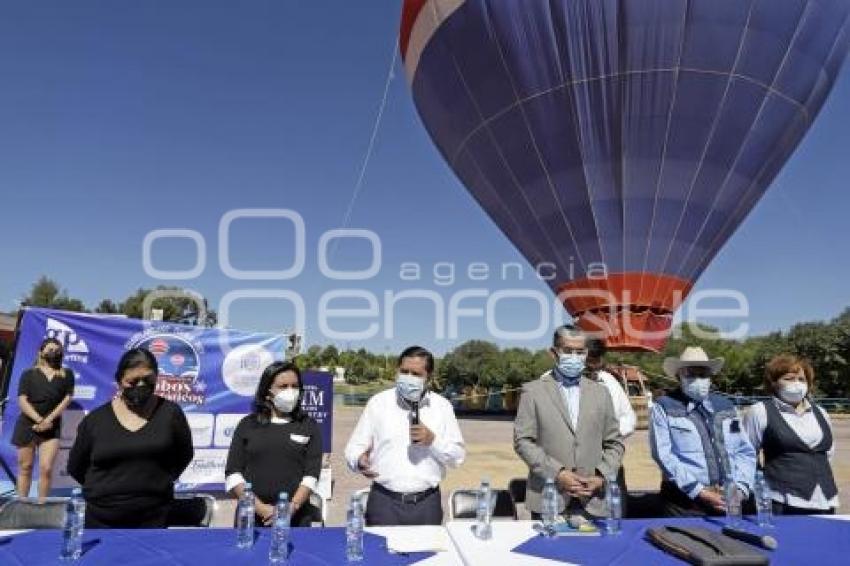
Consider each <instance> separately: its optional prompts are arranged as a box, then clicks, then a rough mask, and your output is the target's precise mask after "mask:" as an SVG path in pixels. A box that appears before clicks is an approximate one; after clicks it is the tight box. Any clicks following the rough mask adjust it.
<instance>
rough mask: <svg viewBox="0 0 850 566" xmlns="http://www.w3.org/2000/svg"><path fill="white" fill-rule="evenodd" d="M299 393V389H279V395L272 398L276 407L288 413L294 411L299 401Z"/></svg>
mask: <svg viewBox="0 0 850 566" xmlns="http://www.w3.org/2000/svg"><path fill="white" fill-rule="evenodd" d="M298 393H299V391H298V389H284V390H283V391H278V393H277V395H275V396H274V399H272V403H273V404H274V407H275V409H277V410H278V411H280V412H281V413H286V414H288V413H291V412H292V411H294V410H295V405H296V404H297V403H298Z"/></svg>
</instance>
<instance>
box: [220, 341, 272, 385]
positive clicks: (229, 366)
mask: <svg viewBox="0 0 850 566" xmlns="http://www.w3.org/2000/svg"><path fill="white" fill-rule="evenodd" d="M273 361H274V355H273V354H272V353H271V352H270V351H268V350H267V349H266V348H264V347H262V346H260V345H259V344H243V345H241V346H237V347H236V348H234V349H233V350H231V351H230V352H229V353H228V354H227V356H226V357H225V358H224V363H223V364H222V366H221V373H222V378H223V379H224V384H225V385H226V386H227V388H228V389H230V390H231V391H233V392H234V393H236V394H237V395H242V396H243V397H252V396H253V395H254V393H255V392H256V390H257V384H258V383H260V376H261V375H262V374H263V370H264V369H266V367H268V366H269V364H271V363H272V362H273Z"/></svg>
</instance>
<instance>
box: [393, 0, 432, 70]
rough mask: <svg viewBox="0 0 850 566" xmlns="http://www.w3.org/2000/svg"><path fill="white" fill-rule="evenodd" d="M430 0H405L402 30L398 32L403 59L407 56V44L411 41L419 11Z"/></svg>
mask: <svg viewBox="0 0 850 566" xmlns="http://www.w3.org/2000/svg"><path fill="white" fill-rule="evenodd" d="M427 2H428V0H404V8H402V11H401V30H400V31H399V34H398V46H399V49H400V50H401V60H402V61H404V59H405V58H406V57H407V45H408V44H409V43H410V34H411V33H412V32H413V26H414V24H415V23H416V18H418V17H419V12H421V11H422V8H424V7H425V4H426V3H427Z"/></svg>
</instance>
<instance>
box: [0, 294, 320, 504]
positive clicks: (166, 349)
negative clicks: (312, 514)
mask: <svg viewBox="0 0 850 566" xmlns="http://www.w3.org/2000/svg"><path fill="white" fill-rule="evenodd" d="M47 337H51V338H56V339H58V340H59V341H60V342H61V343H62V344H63V346H64V348H65V359H64V362H63V365H65V366H66V367H68V368H70V369H71V370H73V372H74V374H75V377H76V382H75V386H74V398H73V401H72V403H71V405H70V406H69V407H68V409H67V410H66V411H65V412H64V413H63V415H62V431H61V438H60V451H59V456H58V457H57V460H56V465H55V466H54V472H53V486H54V487H57V488H67V487H72V486H75V485H76V482H75V481H74V480H73V479H72V478H71V477H70V476H68V475H67V472H66V470H65V464H66V462H67V457H68V451H69V449H70V447H71V446H72V445H73V443H74V438H75V436H76V432H77V425H78V424H79V422H80V420H81V419H82V418H83V416H84V415H85V414H86V413H87V412H88V411H91V410H92V409H94V408H96V407H98V406H100V405H102V404H104V403H107V402H109V401H110V400H111V399H112V398H113V396H114V395H115V394H116V392H117V385H116V381H115V369H116V367H117V365H118V360H119V358H120V357H121V355H122V354H123V353H124V352H125V351H126V350H127V349H129V348H134V347H143V348H147V349H148V350H150V351H151V352H152V353H153V354H154V355H155V356H156V358H157V361H158V363H159V379H158V382H157V389H156V393H157V394H158V395H160V396H162V397H165V398H166V399H170V400H172V401H174V402H176V403H178V404H179V405H180V406H181V407H182V408H183V411H184V412H185V413H186V417H187V419H188V421H189V425H190V427H191V428H192V441H193V444H194V447H195V458H194V459H193V460H192V462H191V463H190V464H189V466H188V467H187V468H186V471H185V472H184V473H183V475H182V476H181V477H180V480H179V483H178V485H177V486H176V489H178V490H181V491H187V490H221V489H223V487H224V465H225V462H226V460H227V451H228V447H229V446H230V440H231V437H232V435H233V431H234V430H235V428H236V425H237V424H238V422H239V420H240V419H241V418H242V417H243V416H245V414H247V413H248V412H249V411H250V410H251V403H252V400H253V398H254V394H255V392H256V387H257V383H258V382H259V379H260V375H261V374H262V372H263V370H264V369H265V368H266V366H268V365H269V364H270V363H272V362H273V361H276V360H282V359H283V358H284V351H285V347H286V344H285V337H284V336H282V335H275V334H267V333H251V332H242V331H238V330H230V329H218V328H202V327H195V326H186V325H182V324H173V323H168V322H156V321H149V320H138V319H133V318H124V317H117V316H109V315H90V314H79V313H71V312H65V311H53V310H49V309H35V308H30V309H27V310H26V311H25V313H24V316H23V319H22V321H21V328H20V336H19V340H18V343H17V347H16V350H15V360H14V366H13V367H12V373H11V375H10V379H9V384H8V396H9V403H8V405H7V407H6V413H5V415H4V416H3V431H2V435H0V455H2V457H3V458H4V459H5V461H6V462H7V463H8V464H9V466H10V467H11V468H12V469H13V470H14V471H15V472H17V456H16V448H15V446H13V445H12V444H11V438H12V432H13V430H14V426H15V421H16V420H17V418H18V415H19V414H20V409H19V407H18V402H17V397H18V382H19V381H20V377H21V374H22V373H23V372H24V371H25V370H27V369H28V368H30V367H32V366H33V365H34V363H35V360H36V358H37V356H38V346H39V344H40V343H41V341H42V340H43V339H44V338H47ZM303 378H304V391H303V392H302V406H303V408H304V410H305V412H306V413H307V414H309V415H310V416H312V417H313V418H314V419H316V421H317V422H318V423H319V427H320V429H321V431H322V441H323V442H322V443H323V447H324V452H330V450H331V446H332V438H331V433H332V430H333V420H332V419H333V414H332V407H333V382H332V379H331V375H330V374H328V373H323V372H305V373H304V375H303Z"/></svg>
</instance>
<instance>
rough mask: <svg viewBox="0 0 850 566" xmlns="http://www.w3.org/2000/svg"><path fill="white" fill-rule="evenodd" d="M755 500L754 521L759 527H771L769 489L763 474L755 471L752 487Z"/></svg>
mask: <svg viewBox="0 0 850 566" xmlns="http://www.w3.org/2000/svg"><path fill="white" fill-rule="evenodd" d="M753 492H754V495H755V499H756V511H757V513H758V514H757V515H756V521H757V522H758V525H759V526H760V527H772V526H773V500H772V499H771V498H770V489H769V488H768V487H767V481H766V480H765V479H764V472H762V471H761V470H756V481H755V486H754V487H753Z"/></svg>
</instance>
